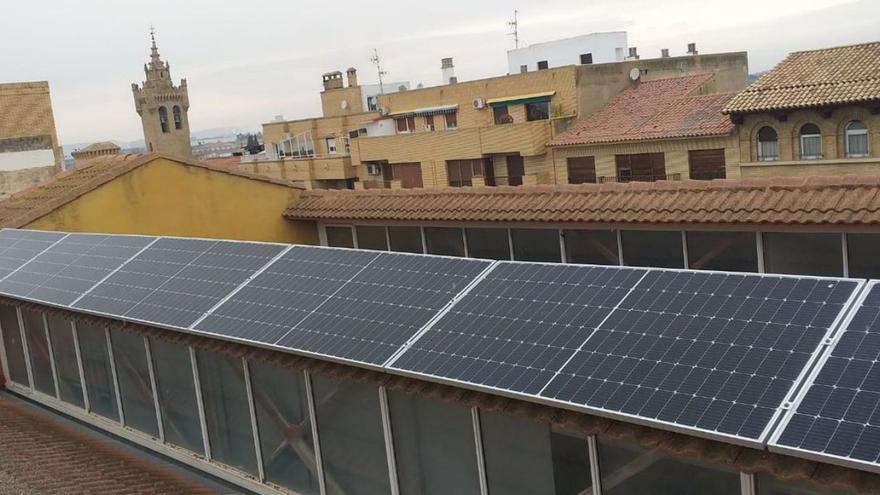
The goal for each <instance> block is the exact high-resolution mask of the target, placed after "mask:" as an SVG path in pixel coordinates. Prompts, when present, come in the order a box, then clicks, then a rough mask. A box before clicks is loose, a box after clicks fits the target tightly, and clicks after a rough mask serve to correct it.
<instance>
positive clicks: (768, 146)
mask: <svg viewBox="0 0 880 495" xmlns="http://www.w3.org/2000/svg"><path fill="white" fill-rule="evenodd" d="M757 141H758V160H759V161H762V162H767V161H772V160H778V159H779V137H778V136H777V135H776V129H774V128H772V127H770V126H764V127H762V128H761V129H759V130H758V140H757Z"/></svg>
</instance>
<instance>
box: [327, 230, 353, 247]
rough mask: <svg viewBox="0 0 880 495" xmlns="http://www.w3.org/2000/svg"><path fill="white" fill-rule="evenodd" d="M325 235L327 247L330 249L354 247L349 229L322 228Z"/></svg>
mask: <svg viewBox="0 0 880 495" xmlns="http://www.w3.org/2000/svg"><path fill="white" fill-rule="evenodd" d="M324 231H325V232H326V233H327V245H328V246H332V247H344V248H353V247H354V237H353V236H352V234H351V227H324Z"/></svg>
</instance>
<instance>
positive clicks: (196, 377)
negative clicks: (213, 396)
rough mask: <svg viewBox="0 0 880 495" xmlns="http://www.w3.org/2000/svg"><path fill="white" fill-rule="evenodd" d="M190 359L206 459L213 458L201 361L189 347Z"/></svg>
mask: <svg viewBox="0 0 880 495" xmlns="http://www.w3.org/2000/svg"><path fill="white" fill-rule="evenodd" d="M189 359H190V363H191V364H192V373H193V384H194V385H195V389H196V404H197V405H198V406H199V424H200V425H201V427H202V443H203V444H204V448H205V459H208V460H211V440H210V439H209V438H208V422H207V420H206V419H205V402H204V399H203V398H202V382H201V380H200V379H199V363H198V360H197V359H196V351H195V349H193V348H192V346H190V347H189Z"/></svg>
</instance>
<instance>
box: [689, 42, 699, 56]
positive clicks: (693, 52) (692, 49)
mask: <svg viewBox="0 0 880 495" xmlns="http://www.w3.org/2000/svg"><path fill="white" fill-rule="evenodd" d="M697 53H698V52H697V44H696V43H688V51H687V54H688V55H696V54H697Z"/></svg>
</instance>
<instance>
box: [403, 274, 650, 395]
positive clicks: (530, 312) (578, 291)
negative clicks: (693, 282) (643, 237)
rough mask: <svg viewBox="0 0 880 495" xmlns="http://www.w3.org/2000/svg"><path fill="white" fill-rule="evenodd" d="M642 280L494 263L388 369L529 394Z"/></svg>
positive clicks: (544, 383)
mask: <svg viewBox="0 0 880 495" xmlns="http://www.w3.org/2000/svg"><path fill="white" fill-rule="evenodd" d="M645 273H646V271H645V270H640V269H629V268H616V267H594V266H576V265H561V264H537V263H510V262H502V263H499V264H497V265H496V266H495V267H494V268H493V269H492V271H491V272H489V273H488V274H487V275H486V277H484V278H483V279H482V280H481V281H480V282H479V283H477V284H476V285H475V286H474V287H473V288H472V289H471V290H470V291H469V292H468V293H467V294H466V295H465V296H463V297H462V298H461V299H460V300H459V301H458V302H457V303H456V304H455V305H454V306H453V307H452V308H451V309H450V310H449V311H448V312H447V313H446V314H445V315H444V316H443V317H442V318H440V319H439V320H438V321H436V322H435V323H434V324H433V326H432V327H431V328H430V329H429V330H428V331H427V332H425V334H424V335H423V336H422V337H420V338H419V340H418V341H416V342H415V343H414V344H413V345H412V346H411V347H410V348H409V349H408V350H407V351H406V352H404V353H403V354H402V355H401V356H400V357H399V358H398V359H397V360H396V361H395V362H394V363H393V364H392V365H391V366H392V367H393V368H396V369H400V370H405V371H410V372H416V373H420V374H425V375H431V376H436V377H441V378H445V379H451V380H456V381H459V382H466V383H472V384H478V385H482V386H486V387H492V388H496V389H502V390H505V391H511V392H518V393H523V394H537V393H538V392H540V391H541V389H542V388H543V387H544V386H545V385H546V384H547V382H548V381H550V379H552V378H553V376H554V375H555V373H556V372H557V371H558V370H559V369H560V368H562V366H563V365H564V364H565V363H566V361H567V360H568V359H569V358H571V356H572V355H573V354H574V352H575V351H576V350H577V349H578V348H579V347H580V346H581V344H582V343H583V342H584V341H585V340H587V338H588V337H589V336H590V335H591V334H592V333H593V332H594V330H595V329H596V328H597V327H598V326H599V324H600V323H601V322H602V321H603V320H604V319H605V318H606V317H607V316H608V315H609V314H610V313H611V311H612V309H613V308H614V307H615V306H616V305H617V304H618V303H619V302H620V301H621V300H622V299H623V298H624V296H626V294H627V293H629V292H630V290H631V289H632V288H633V287H634V286H635V284H636V283H637V282H638V281H639V279H641V278H642V277H643V276H644V275H645Z"/></svg>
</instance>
